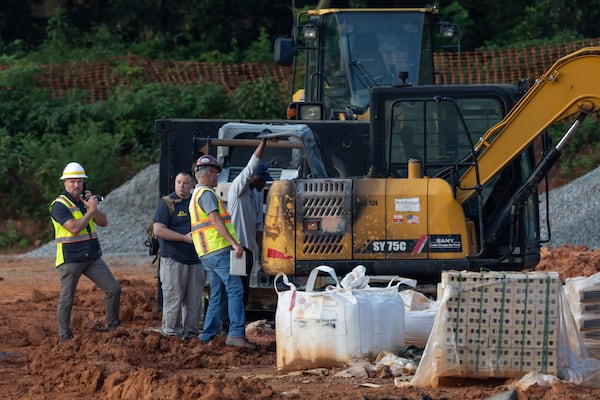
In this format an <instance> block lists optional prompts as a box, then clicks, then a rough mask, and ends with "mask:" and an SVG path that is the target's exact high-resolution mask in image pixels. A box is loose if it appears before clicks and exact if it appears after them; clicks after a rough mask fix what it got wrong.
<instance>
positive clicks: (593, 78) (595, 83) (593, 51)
mask: <svg viewBox="0 0 600 400" xmlns="http://www.w3.org/2000/svg"><path fill="white" fill-rule="evenodd" d="M598 71H600V47H586V48H583V49H581V50H578V51H575V52H573V53H571V54H569V55H567V56H565V57H562V58H561V59H559V60H558V61H556V62H555V63H554V65H552V67H550V69H549V70H548V71H547V72H546V73H544V74H543V75H542V76H541V77H540V78H539V79H537V80H536V82H535V83H534V85H533V86H532V87H531V88H530V89H529V90H528V91H527V93H526V94H525V96H524V97H523V98H522V99H521V100H520V101H519V103H518V104H517V105H515V107H514V108H513V109H512V110H511V111H510V112H509V113H508V114H507V115H506V117H505V118H504V119H503V120H502V121H500V122H499V123H498V124H496V125H495V126H493V127H491V128H490V129H489V130H488V131H487V132H486V133H485V134H484V136H482V137H481V139H480V140H479V142H478V143H477V144H476V145H475V148H474V150H475V152H474V154H475V157H476V160H475V162H474V165H473V166H470V167H469V168H468V169H467V170H466V171H465V173H464V174H463V175H462V176H461V178H460V181H459V187H458V188H457V192H456V197H457V200H458V201H459V202H460V203H465V202H466V201H467V200H469V199H470V198H471V197H472V196H473V195H474V194H475V193H476V190H477V188H478V187H481V186H483V185H485V184H486V183H488V182H489V181H490V179H492V178H493V177H494V176H495V175H496V174H497V173H498V172H499V171H500V170H502V169H503V168H504V167H506V166H507V165H508V164H509V163H510V162H511V161H512V160H513V159H515V158H516V157H517V156H518V155H519V154H521V153H522V152H523V151H524V150H525V149H526V148H527V147H528V146H529V145H530V144H531V143H532V142H533V141H534V140H535V139H536V138H537V137H538V136H539V135H540V134H542V133H543V132H544V130H546V129H547V128H548V127H549V126H551V125H553V124H555V123H557V122H560V121H562V120H564V119H566V118H568V117H571V116H574V115H583V116H585V115H587V114H590V113H592V112H597V111H599V110H600V79H598ZM581 119H582V118H581V117H580V118H579V119H578V120H577V121H576V122H580V121H581ZM570 132H571V130H570V131H569V133H570ZM562 142H563V141H561V143H562ZM546 164H548V163H546ZM548 168H549V166H548Z"/></svg>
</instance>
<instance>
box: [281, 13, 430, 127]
mask: <svg viewBox="0 0 600 400" xmlns="http://www.w3.org/2000/svg"><path fill="white" fill-rule="evenodd" d="M435 14H437V9H436V8H402V9H317V10H310V11H304V12H302V13H300V14H299V15H298V17H297V22H296V24H295V25H296V26H295V30H294V36H293V38H291V39H289V38H278V39H277V41H276V43H275V61H276V62H278V63H280V64H292V63H293V64H294V79H293V81H292V92H293V93H294V92H295V93H296V95H294V94H292V101H291V104H290V106H289V108H288V118H289V119H300V120H307V119H308V120H309V119H312V120H340V119H343V120H353V119H359V120H366V121H368V120H369V115H368V112H367V111H368V109H369V90H370V89H371V88H373V87H390V86H405V85H409V84H430V83H433V81H434V71H433V45H432V43H433V42H432V37H433V36H432V27H433V26H434V15H435ZM299 50H303V51H304V52H303V53H302V54H299ZM299 65H304V69H301V68H299ZM301 79H302V80H301ZM296 85H302V88H303V89H301V90H300V92H299V93H298V92H296V89H298V88H296V87H295V86H296Z"/></svg>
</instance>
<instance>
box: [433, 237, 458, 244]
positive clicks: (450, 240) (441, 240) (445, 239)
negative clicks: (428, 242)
mask: <svg viewBox="0 0 600 400" xmlns="http://www.w3.org/2000/svg"><path fill="white" fill-rule="evenodd" d="M435 242H436V243H454V238H437V239H435Z"/></svg>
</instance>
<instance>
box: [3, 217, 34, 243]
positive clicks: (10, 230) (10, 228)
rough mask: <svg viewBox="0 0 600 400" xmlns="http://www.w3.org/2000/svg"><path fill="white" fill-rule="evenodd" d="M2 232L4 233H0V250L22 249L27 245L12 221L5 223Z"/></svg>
mask: <svg viewBox="0 0 600 400" xmlns="http://www.w3.org/2000/svg"><path fill="white" fill-rule="evenodd" d="M4 230H5V232H3V231H0V249H17V250H18V249H24V248H26V247H27V245H28V244H29V241H28V240H27V238H26V237H24V236H23V235H22V234H21V232H20V231H19V229H17V226H16V225H15V223H14V221H13V220H11V219H9V220H8V221H6V225H5V228H4Z"/></svg>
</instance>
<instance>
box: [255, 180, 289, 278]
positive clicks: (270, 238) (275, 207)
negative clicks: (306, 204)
mask: <svg viewBox="0 0 600 400" xmlns="http://www.w3.org/2000/svg"><path fill="white" fill-rule="evenodd" d="M294 188H295V186H294V185H293V182H292V181H274V182H273V184H272V185H271V187H270V189H269V193H268V195H267V196H268V197H267V208H266V210H265V223H264V231H263V245H262V263H261V267H262V269H263V270H264V271H265V272H266V273H267V274H270V275H276V274H277V273H279V272H283V273H284V274H286V275H294V273H295V262H296V260H295V258H294V253H295V235H296V232H295V229H294V227H295V224H296V222H295V221H296V219H295V210H294V207H295V196H294V195H295V193H294Z"/></svg>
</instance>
